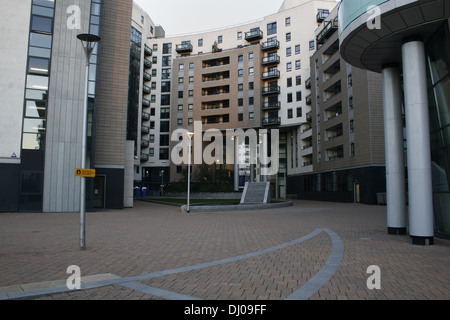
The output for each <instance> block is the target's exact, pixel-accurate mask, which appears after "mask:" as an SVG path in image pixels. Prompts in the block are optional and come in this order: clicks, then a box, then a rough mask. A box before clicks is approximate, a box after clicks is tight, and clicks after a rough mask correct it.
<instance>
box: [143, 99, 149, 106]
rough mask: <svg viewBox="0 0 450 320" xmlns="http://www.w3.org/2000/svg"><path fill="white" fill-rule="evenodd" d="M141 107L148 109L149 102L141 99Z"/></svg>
mask: <svg viewBox="0 0 450 320" xmlns="http://www.w3.org/2000/svg"><path fill="white" fill-rule="evenodd" d="M142 105H143V106H144V107H150V100H148V99H142Z"/></svg>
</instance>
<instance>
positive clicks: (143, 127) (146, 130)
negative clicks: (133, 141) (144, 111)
mask: <svg viewBox="0 0 450 320" xmlns="http://www.w3.org/2000/svg"><path fill="white" fill-rule="evenodd" d="M141 132H142V133H143V134H148V133H150V127H147V126H142V127H141Z"/></svg>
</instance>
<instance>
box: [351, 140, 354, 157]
mask: <svg viewBox="0 0 450 320" xmlns="http://www.w3.org/2000/svg"><path fill="white" fill-rule="evenodd" d="M350 156H352V157H354V156H355V144H354V143H352V144H351V145H350Z"/></svg>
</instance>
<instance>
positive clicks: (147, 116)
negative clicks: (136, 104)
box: [142, 112, 150, 121]
mask: <svg viewBox="0 0 450 320" xmlns="http://www.w3.org/2000/svg"><path fill="white" fill-rule="evenodd" d="M142 120H144V121H148V120H150V113H148V112H142Z"/></svg>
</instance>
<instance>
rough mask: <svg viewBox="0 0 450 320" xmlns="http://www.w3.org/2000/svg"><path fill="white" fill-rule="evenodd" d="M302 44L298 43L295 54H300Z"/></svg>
mask: <svg viewBox="0 0 450 320" xmlns="http://www.w3.org/2000/svg"><path fill="white" fill-rule="evenodd" d="M300 51H301V50H300V45H299V44H297V45H296V46H295V54H300Z"/></svg>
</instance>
